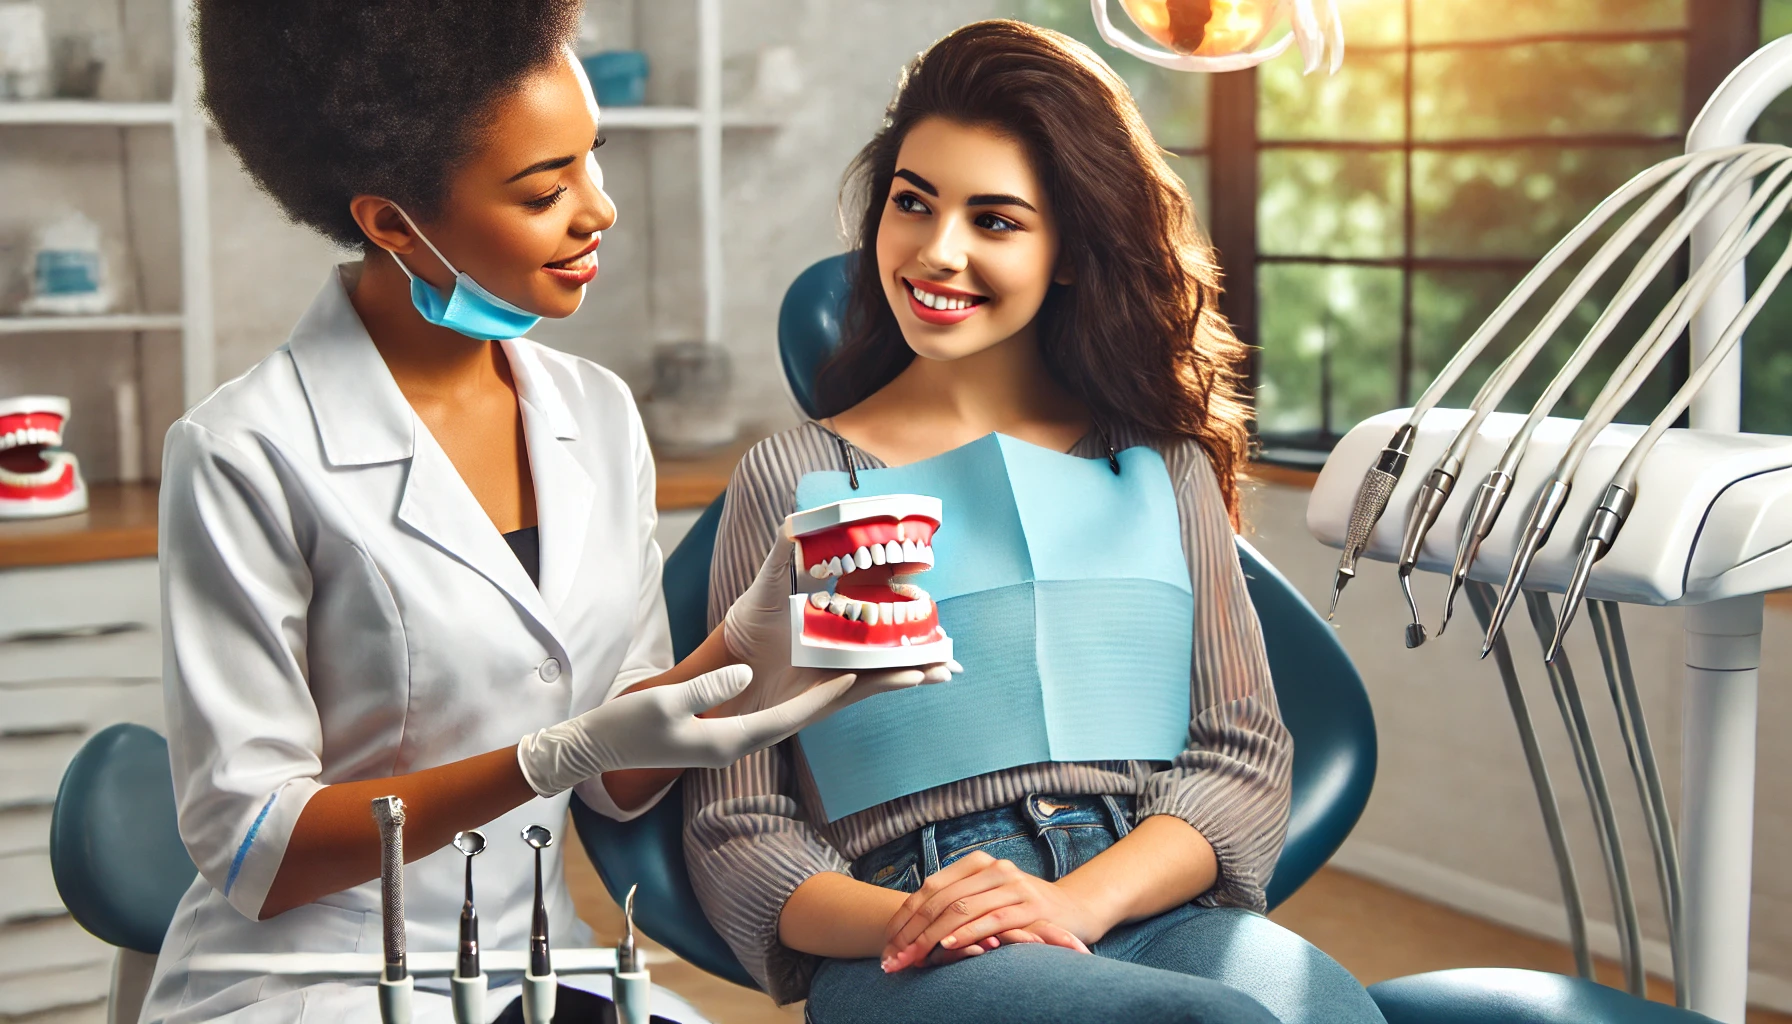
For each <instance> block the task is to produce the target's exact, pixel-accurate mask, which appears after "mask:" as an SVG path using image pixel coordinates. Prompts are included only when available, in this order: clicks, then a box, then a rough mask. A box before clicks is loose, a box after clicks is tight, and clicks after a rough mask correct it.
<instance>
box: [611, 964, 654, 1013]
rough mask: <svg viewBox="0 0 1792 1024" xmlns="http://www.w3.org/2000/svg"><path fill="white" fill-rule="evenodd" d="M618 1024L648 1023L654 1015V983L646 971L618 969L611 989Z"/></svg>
mask: <svg viewBox="0 0 1792 1024" xmlns="http://www.w3.org/2000/svg"><path fill="white" fill-rule="evenodd" d="M610 991H611V994H612V995H613V996H614V997H615V1000H616V1020H617V1024H648V1019H649V1018H650V1017H651V1016H652V1015H653V1009H652V1006H653V1003H652V999H653V983H652V981H650V980H649V979H648V977H647V972H646V971H617V972H616V975H615V981H614V983H613V984H612V987H611V989H610Z"/></svg>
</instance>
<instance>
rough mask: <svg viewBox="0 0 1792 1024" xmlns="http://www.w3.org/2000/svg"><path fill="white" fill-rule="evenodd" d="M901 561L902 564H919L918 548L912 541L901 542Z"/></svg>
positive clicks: (919, 550)
mask: <svg viewBox="0 0 1792 1024" xmlns="http://www.w3.org/2000/svg"><path fill="white" fill-rule="evenodd" d="M902 560H903V561H904V562H919V561H920V560H921V548H920V546H919V545H917V544H916V543H915V542H914V541H912V540H904V541H903V542H902Z"/></svg>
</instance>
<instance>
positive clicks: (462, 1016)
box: [448, 974, 486, 1024]
mask: <svg viewBox="0 0 1792 1024" xmlns="http://www.w3.org/2000/svg"><path fill="white" fill-rule="evenodd" d="M485 981H486V979H485V975H483V974H481V975H479V976H478V977H473V978H463V977H461V976H459V975H455V976H454V977H452V978H450V979H448V994H449V997H450V998H451V999H452V1000H453V1002H454V1024H486V1019H485Z"/></svg>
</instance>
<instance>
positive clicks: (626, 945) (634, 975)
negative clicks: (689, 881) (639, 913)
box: [615, 885, 653, 1024]
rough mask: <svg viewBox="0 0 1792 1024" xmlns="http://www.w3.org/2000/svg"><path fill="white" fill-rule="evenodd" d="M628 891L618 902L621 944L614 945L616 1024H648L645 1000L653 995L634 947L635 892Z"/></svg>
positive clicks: (639, 952)
mask: <svg viewBox="0 0 1792 1024" xmlns="http://www.w3.org/2000/svg"><path fill="white" fill-rule="evenodd" d="M636 888H637V887H636V886H632V885H631V886H629V887H628V895H627V896H626V897H624V898H623V901H622V941H621V942H618V943H617V944H616V974H615V979H616V980H615V993H616V1017H617V1024H648V1019H649V1015H650V1011H649V1008H648V999H649V998H650V997H651V995H652V993H653V985H652V984H651V983H650V982H649V980H648V977H647V971H646V970H645V969H644V968H643V967H642V966H641V951H640V950H639V949H638V948H637V947H636V945H635V889H636Z"/></svg>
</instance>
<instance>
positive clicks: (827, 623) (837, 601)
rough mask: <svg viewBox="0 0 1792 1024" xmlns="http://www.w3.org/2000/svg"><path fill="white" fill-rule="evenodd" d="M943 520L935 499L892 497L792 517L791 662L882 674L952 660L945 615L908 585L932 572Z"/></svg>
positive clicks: (788, 523) (786, 528)
mask: <svg viewBox="0 0 1792 1024" xmlns="http://www.w3.org/2000/svg"><path fill="white" fill-rule="evenodd" d="M940 515H941V504H940V500H939V499H938V498H933V497H928V496H927V495H922V494H886V495H879V496H876V497H866V498H849V499H847V500H845V501H837V502H834V503H832V504H829V505H823V506H820V507H819V508H812V509H806V510H804V511H801V512H797V513H795V514H793V515H791V516H790V517H789V518H788V519H786V520H785V521H784V532H785V534H786V535H787V536H789V537H790V538H791V539H792V540H793V541H794V542H795V546H794V550H793V553H792V558H793V560H794V563H795V566H796V576H797V582H798V590H799V591H800V592H799V593H796V594H793V595H791V598H790V663H791V664H792V665H798V666H802V667H806V668H825V669H882V668H902V667H905V666H910V665H930V664H934V663H936V662H942V661H945V660H947V659H949V658H951V657H952V641H951V639H950V638H949V637H947V636H946V634H945V633H944V632H943V631H942V630H941V629H940V625H939V609H938V608H937V607H936V606H935V605H934V603H933V600H932V598H930V597H929V596H928V594H927V592H926V591H924V590H922V589H921V588H920V587H918V586H916V585H915V584H914V583H912V582H910V578H911V577H913V576H914V575H915V574H917V573H920V572H924V571H926V570H927V569H928V568H929V567H931V566H932V565H933V560H934V555H933V535H934V531H935V530H937V529H939V526H940ZM898 576H900V577H902V581H901V582H898V581H897V579H896V577H898Z"/></svg>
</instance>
